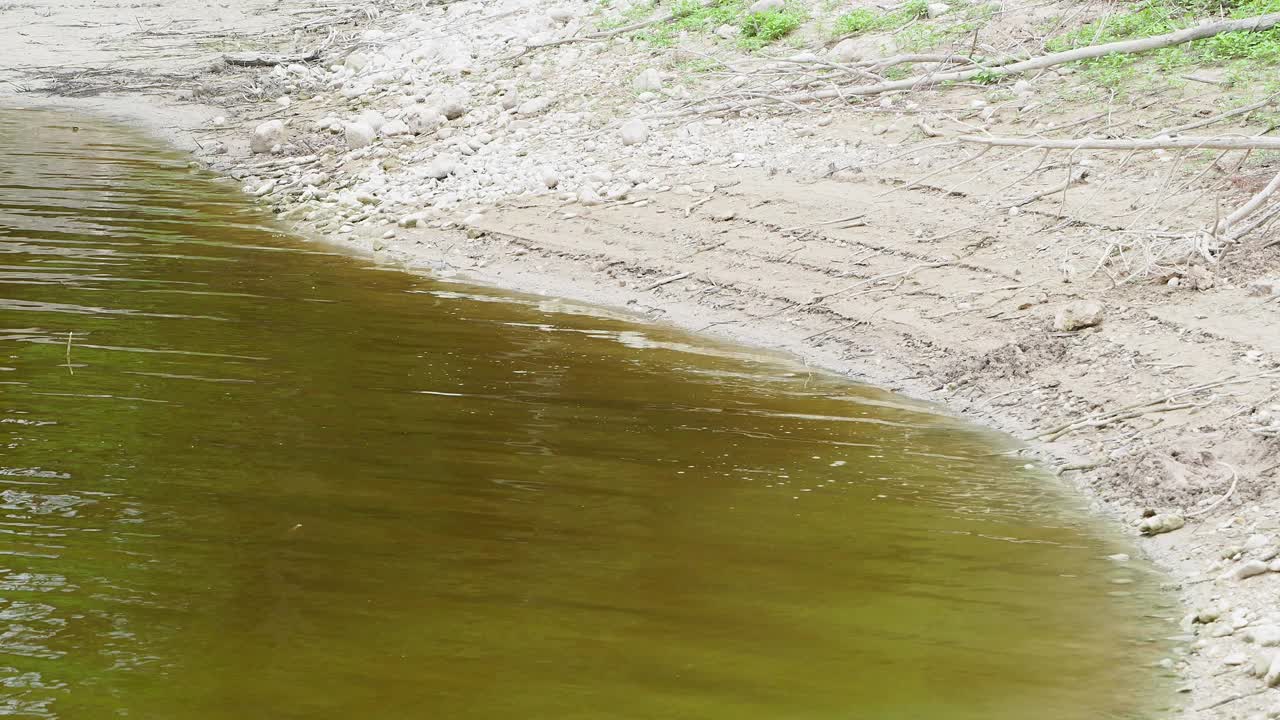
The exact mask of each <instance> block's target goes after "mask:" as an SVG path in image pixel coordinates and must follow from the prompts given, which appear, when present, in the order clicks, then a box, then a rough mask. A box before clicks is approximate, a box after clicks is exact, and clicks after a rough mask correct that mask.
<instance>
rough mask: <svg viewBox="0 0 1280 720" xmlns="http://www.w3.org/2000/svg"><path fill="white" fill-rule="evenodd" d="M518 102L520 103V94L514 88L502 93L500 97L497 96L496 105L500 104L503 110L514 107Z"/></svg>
mask: <svg viewBox="0 0 1280 720" xmlns="http://www.w3.org/2000/svg"><path fill="white" fill-rule="evenodd" d="M519 104H520V95H519V93H517V92H516V91H515V89H514V88H512V89H510V90H507V91H506V92H504V93H502V97H500V98H498V105H500V106H501V107H502V109H503V110H511V109H512V108H514V107H515V106H516V105H519Z"/></svg>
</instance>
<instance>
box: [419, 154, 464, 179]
mask: <svg viewBox="0 0 1280 720" xmlns="http://www.w3.org/2000/svg"><path fill="white" fill-rule="evenodd" d="M457 169H458V161H457V160H456V159H454V158H453V157H450V156H448V155H441V156H440V157H438V158H436V159H435V160H432V161H431V162H430V163H427V167H426V176H427V177H429V178H435V179H436V180H443V179H444V178H447V177H449V176H450V175H452V174H453V173H454V171H455V170H457Z"/></svg>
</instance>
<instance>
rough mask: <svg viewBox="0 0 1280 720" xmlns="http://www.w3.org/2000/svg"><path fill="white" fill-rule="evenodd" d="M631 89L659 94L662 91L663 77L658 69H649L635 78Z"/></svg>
mask: <svg viewBox="0 0 1280 720" xmlns="http://www.w3.org/2000/svg"><path fill="white" fill-rule="evenodd" d="M631 87H632V88H633V89H634V90H635V91H636V92H644V91H645V90H652V91H654V92H657V91H658V90H661V89H662V75H661V74H660V73H659V72H658V71H657V70H656V69H654V68H648V69H647V70H644V71H642V72H641V73H640V74H639V75H637V76H635V79H633V80H632V81H631Z"/></svg>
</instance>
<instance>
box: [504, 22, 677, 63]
mask: <svg viewBox="0 0 1280 720" xmlns="http://www.w3.org/2000/svg"><path fill="white" fill-rule="evenodd" d="M675 19H676V13H665V14H663V15H659V16H658V17H655V18H650V19H648V20H641V21H640V22H636V23H631V24H630V25H624V26H622V27H620V28H616V29H614V30H605V31H601V32H593V33H587V34H586V35H574V36H573V37H567V38H560V39H559V40H548V41H547V42H542V43H534V44H533V45H526V46H524V47H523V48H521V50H520V52H518V53H516V54H515V55H509V56H507V57H505V58H502V60H503V61H510V60H515V59H516V58H518V57H520V56H521V55H524V54H525V53H527V52H529V51H530V50H537V49H539V48H548V47H556V46H558V45H569V44H572V43H580V42H593V41H596V40H608V39H609V38H612V37H617V36H618V35H625V34H627V33H629V32H635V31H636V30H643V29H645V28H647V27H649V26H651V25H660V24H662V23H665V22H670V21H672V20H675Z"/></svg>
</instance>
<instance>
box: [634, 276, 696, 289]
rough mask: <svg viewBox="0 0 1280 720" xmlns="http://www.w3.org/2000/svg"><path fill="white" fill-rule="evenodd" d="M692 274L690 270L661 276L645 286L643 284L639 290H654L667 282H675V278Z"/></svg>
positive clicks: (678, 278) (682, 277)
mask: <svg viewBox="0 0 1280 720" xmlns="http://www.w3.org/2000/svg"><path fill="white" fill-rule="evenodd" d="M692 274H693V273H691V272H682V273H677V274H675V275H670V276H667V277H664V278H662V279H661V280H658V281H656V282H653V283H650V284H648V285H646V286H644V287H642V288H640V292H649V291H650V290H656V289H658V288H660V287H662V286H663V285H667V284H669V283H673V282H676V281H677V280H683V279H685V278H687V277H689V276H690V275H692Z"/></svg>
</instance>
